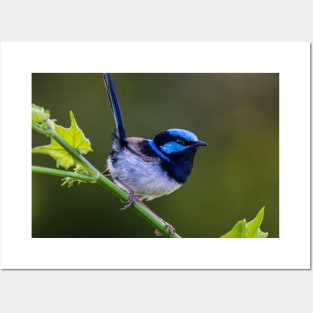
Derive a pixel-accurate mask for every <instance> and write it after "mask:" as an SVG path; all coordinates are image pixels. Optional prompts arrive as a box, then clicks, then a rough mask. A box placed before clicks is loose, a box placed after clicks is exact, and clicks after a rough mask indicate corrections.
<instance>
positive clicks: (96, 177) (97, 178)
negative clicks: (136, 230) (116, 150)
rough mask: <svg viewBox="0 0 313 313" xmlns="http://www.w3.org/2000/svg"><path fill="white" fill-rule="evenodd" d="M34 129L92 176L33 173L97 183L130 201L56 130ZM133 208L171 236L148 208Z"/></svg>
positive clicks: (50, 171)
mask: <svg viewBox="0 0 313 313" xmlns="http://www.w3.org/2000/svg"><path fill="white" fill-rule="evenodd" d="M33 129H34V130H35V131H37V132H39V133H41V134H44V135H47V136H49V137H52V138H53V139H54V140H56V141H57V142H58V143H59V144H60V145H61V146H62V147H63V148H64V149H65V150H66V151H67V152H68V153H69V154H71V155H72V156H73V157H74V158H75V159H76V160H77V161H78V162H79V163H80V164H82V165H83V166H84V168H85V169H86V170H87V171H88V173H89V174H90V176H88V175H83V174H77V173H74V172H69V171H63V170H58V169H51V168H46V167H39V166H33V168H32V171H33V172H34V173H40V174H48V175H54V176H61V177H71V178H75V179H79V180H82V181H86V182H96V183H98V184H99V185H101V186H102V187H104V188H106V189H107V190H109V191H110V192H111V193H113V194H114V195H115V196H116V197H118V198H119V199H121V200H122V201H127V200H128V198H129V195H128V193H127V192H126V191H125V190H123V189H122V188H120V187H118V186H117V185H116V184H114V183H113V182H112V181H111V180H109V179H108V178H106V177H105V176H104V175H102V173H101V172H99V171H98V170H97V169H96V168H95V167H94V166H93V165H92V164H91V163H90V162H89V161H88V160H87V159H85V158H84V157H83V156H82V155H81V154H80V153H79V152H78V151H77V150H75V149H74V148H73V147H72V146H71V145H69V144H68V143H67V142H66V141H65V140H64V139H63V138H62V137H61V136H60V135H59V134H58V133H57V132H56V131H55V130H53V129H52V128H49V129H47V130H46V129H43V128H42V127H40V126H38V125H36V124H35V125H33ZM131 208H132V209H133V210H134V211H135V212H136V213H137V214H139V215H140V216H142V217H143V218H144V219H145V220H146V221H147V222H148V223H149V224H151V225H152V226H153V227H155V228H156V229H158V230H159V231H160V232H161V233H162V234H164V235H165V236H167V237H169V236H170V230H169V229H168V227H167V225H166V224H165V223H164V221H162V220H160V219H159V218H158V217H157V216H155V215H154V214H153V213H151V212H150V211H149V210H147V208H145V207H144V206H142V205H141V204H140V203H138V202H137V201H136V202H135V203H134V204H133V205H132V206H131ZM172 237H173V238H181V237H180V236H179V235H178V234H177V233H175V234H173V235H172Z"/></svg>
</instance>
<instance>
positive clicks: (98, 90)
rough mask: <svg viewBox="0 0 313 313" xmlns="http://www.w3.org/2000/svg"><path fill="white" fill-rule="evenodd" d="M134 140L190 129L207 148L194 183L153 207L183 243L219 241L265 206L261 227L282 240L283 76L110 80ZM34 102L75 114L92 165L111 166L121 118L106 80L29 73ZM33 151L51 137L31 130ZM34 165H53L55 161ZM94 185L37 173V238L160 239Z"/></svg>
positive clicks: (62, 114) (64, 116)
mask: <svg viewBox="0 0 313 313" xmlns="http://www.w3.org/2000/svg"><path fill="white" fill-rule="evenodd" d="M113 78H114V80H115V85H116V87H117V90H118V94H119V99H120V102H121V106H122V111H123V114H124V122H125V124H126V131H127V135H128V136H140V137H145V138H153V137H154V135H155V134H157V133H158V132H160V131H162V130H165V129H167V128H185V129H188V130H191V131H192V132H194V133H195V134H197V136H198V138H199V139H200V140H204V141H206V142H208V143H209V147H206V148H200V149H199V150H198V153H197V155H196V157H195V162H194V167H193V172H192V174H191V176H190V178H189V180H188V181H187V183H186V184H185V185H184V186H183V187H182V188H180V189H179V190H177V191H175V192H174V193H172V194H171V195H169V196H165V197H162V198H159V199H155V200H153V201H151V202H148V205H149V206H150V207H151V208H152V209H153V210H154V211H155V212H156V213H157V214H159V215H160V216H161V217H162V218H163V219H165V220H166V221H168V222H169V223H171V224H172V225H173V226H174V227H175V228H176V230H177V232H178V233H179V234H180V235H181V236H182V237H190V238H191V237H192V238H199V237H220V236H221V235H223V234H224V233H226V232H227V231H229V230H230V228H231V227H232V226H233V225H234V224H235V223H236V222H237V221H238V220H239V219H243V218H246V219H247V220H250V219H252V218H253V217H254V216H255V215H256V214H257V212H258V211H259V209H260V208H261V207H262V206H265V218H264V221H263V224H262V230H263V231H268V232H269V237H278V236H279V74H277V73H256V74H250V73H247V74H241V73H240V74H151V73H147V74H113ZM32 101H33V103H35V104H37V105H39V106H43V107H45V108H47V109H49V110H50V112H51V117H52V118H55V119H57V123H58V124H59V125H62V126H65V127H68V126H69V111H70V110H72V111H73V112H74V114H75V117H76V121H77V123H78V125H79V126H80V128H81V129H82V130H83V131H84V133H85V135H86V137H87V138H89V139H90V141H91V144H92V148H93V152H91V153H89V154H88V155H87V159H88V160H89V161H90V162H91V163H93V165H95V166H96V167H97V168H98V169H99V170H104V169H105V164H106V158H107V156H108V154H109V153H110V152H111V138H110V135H111V133H112V131H113V129H114V120H113V117H112V114H111V111H110V106H109V102H108V99H107V95H106V92H105V87H104V84H103V80H102V74H67V73H66V74H65V73H62V74H50V73H49V74H47V73H45V74H42V73H36V74H33V75H32ZM32 140H33V142H32V146H33V147H34V146H37V145H46V144H48V143H49V140H48V138H46V137H44V136H42V135H39V134H37V133H35V132H33V139H32ZM33 165H41V166H49V167H55V161H54V160H52V159H51V158H50V157H49V156H45V155H38V154H34V155H33ZM122 206H123V205H122V203H121V202H120V201H119V200H118V199H117V198H115V197H114V196H113V195H111V194H110V193H109V192H108V191H106V190H105V189H103V188H101V187H100V186H98V185H95V184H80V185H79V186H77V185H76V184H75V186H74V187H73V188H67V187H62V186H61V180H60V178H57V177H53V176H47V175H41V174H33V179H32V236H33V237H40V238H42V237H43V238H47V237H54V238H56V237H133V238H134V237H153V236H154V229H153V228H152V227H151V226H150V225H148V224H147V223H146V222H145V221H144V220H143V219H142V218H141V217H139V216H138V215H137V214H136V213H135V212H134V211H132V210H131V209H128V210H124V211H121V210H120V208H121V207H122Z"/></svg>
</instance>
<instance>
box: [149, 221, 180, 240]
mask: <svg viewBox="0 0 313 313" xmlns="http://www.w3.org/2000/svg"><path fill="white" fill-rule="evenodd" d="M163 222H164V224H165V226H166V228H167V229H168V230H169V231H170V238H173V236H174V234H175V233H176V230H175V228H174V227H173V226H172V225H171V224H170V223H168V222H165V221H163ZM154 234H155V235H156V236H158V237H160V236H162V235H163V234H162V233H161V232H160V231H159V230H158V229H156V230H155V231H154Z"/></svg>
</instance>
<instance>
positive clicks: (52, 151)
mask: <svg viewBox="0 0 313 313" xmlns="http://www.w3.org/2000/svg"><path fill="white" fill-rule="evenodd" d="M70 120H71V126H70V127H69V128H65V127H63V126H60V125H55V128H54V129H55V131H56V132H57V133H58V134H59V135H60V136H61V137H62V138H63V139H64V140H65V141H66V142H67V143H68V144H69V145H70V146H72V147H73V148H74V149H76V150H77V151H78V152H79V153H81V154H87V153H88V152H89V151H92V148H91V144H90V141H89V139H87V138H86V137H85V135H84V133H83V132H82V130H81V129H80V128H79V127H78V125H77V123H76V120H75V117H74V114H73V112H72V111H70ZM32 152H33V153H42V154H48V155H50V156H51V157H52V158H53V159H55V160H56V162H57V167H60V166H61V167H64V168H65V169H68V168H69V167H71V166H74V165H75V164H76V161H75V159H74V158H73V157H72V156H71V155H70V154H69V153H68V152H67V151H66V150H64V148H63V147H62V146H61V145H60V144H58V143H57V142H56V141H55V140H54V139H53V138H52V139H51V143H50V145H46V146H39V147H35V148H33V150H32Z"/></svg>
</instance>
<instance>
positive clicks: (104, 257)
mask: <svg viewBox="0 0 313 313" xmlns="http://www.w3.org/2000/svg"><path fill="white" fill-rule="evenodd" d="M32 72H97V73H98V72H279V73H280V238H279V239H266V240H260V239H248V240H242V239H180V240H167V239H166V240H158V239H156V238H153V239H32V238H31V171H30V164H31V155H30V146H31V131H30V127H29V118H30V111H29V108H30V101H31V73H32ZM28 117H29V118H28ZM309 168H310V44H309V43H2V45H1V267H2V268H4V269H13V268H14V269H50V268H51V269H52V268H53V269H120V268H127V269H147V268H149V269H151V268H153V269H165V268H166V269H202V268H203V269H204V268H205V269H229V268H231V269H269V268H271V269H291V268H292V269H308V268H309V267H310V189H309V188H310V171H309ZM21 177H23V181H21ZM21 190H22V191H23V192H22V191H21ZM234 255H236V257H234Z"/></svg>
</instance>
